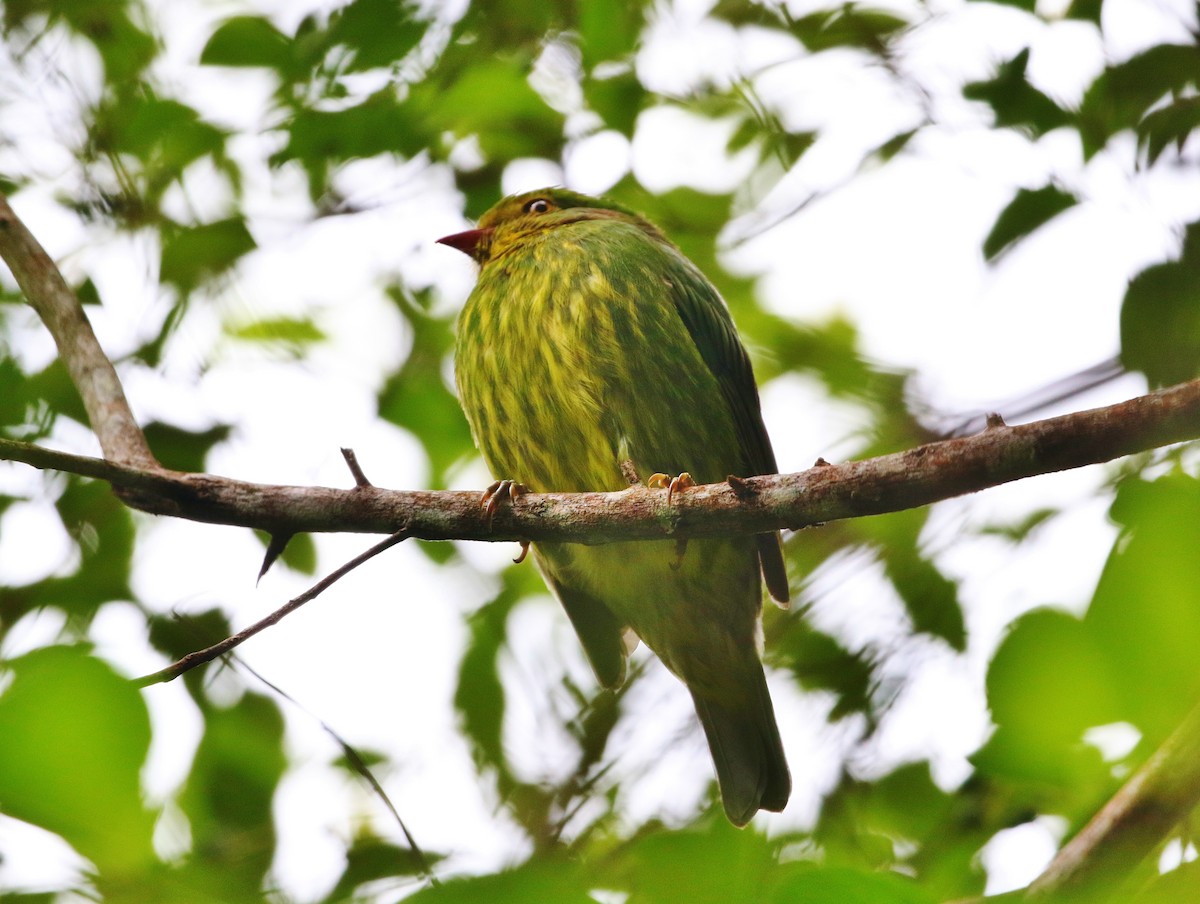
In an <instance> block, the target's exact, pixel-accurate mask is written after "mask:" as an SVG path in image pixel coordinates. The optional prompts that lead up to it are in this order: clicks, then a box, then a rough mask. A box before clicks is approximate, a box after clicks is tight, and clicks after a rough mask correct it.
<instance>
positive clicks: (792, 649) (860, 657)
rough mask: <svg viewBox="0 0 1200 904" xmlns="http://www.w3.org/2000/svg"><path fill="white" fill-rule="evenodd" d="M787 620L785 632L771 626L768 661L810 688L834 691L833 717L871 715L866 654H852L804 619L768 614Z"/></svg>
mask: <svg viewBox="0 0 1200 904" xmlns="http://www.w3.org/2000/svg"><path fill="white" fill-rule="evenodd" d="M766 617H767V618H769V619H772V620H774V619H780V620H785V621H784V625H783V630H782V631H775V630H774V628H775V627H777V625H772V626H771V630H770V641H769V642H768V644H767V651H768V656H769V660H770V662H771V663H772V664H778V665H780V666H782V667H783V668H786V669H787V670H788V671H789V672H790V673H791V674H792V675H793V676H794V677H795V679H796V681H797V682H798V683H799V685H800V686H801V687H803V688H805V689H807V690H825V691H831V692H832V693H834V694H836V695H837V703H836V704H835V705H834V708H833V712H831V713H830V718H831V719H840V718H843V717H845V716H848V715H851V714H853V713H864V714H870V712H871V692H872V690H873V688H874V686H875V679H874V669H873V666H872V663H871V661H870V660H869V658H867V656H866V654H864V653H851V652H850V651H849V650H847V649H846V648H845V647H843V646H842V645H841V644H840V643H838V642H837V640H835V639H834V638H833V637H830V636H829V635H828V634H825V633H823V632H821V631H817V630H816V629H815V628H813V627H812V626H811V625H809V623H808V620H807V619H804V618H795V617H788V616H786V615H781V616H772V615H770V614H768V615H767V616H766Z"/></svg>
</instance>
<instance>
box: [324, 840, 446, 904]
mask: <svg viewBox="0 0 1200 904" xmlns="http://www.w3.org/2000/svg"><path fill="white" fill-rule="evenodd" d="M422 853H423V854H424V855H425V863H429V864H436V863H437V862H438V861H440V860H441V859H442V855H439V854H431V853H430V852H429V851H422ZM425 863H422V861H421V858H419V857H418V856H417V854H416V852H414V851H413V850H411V849H409V848H406V847H400V846H399V845H397V844H392V843H391V842H389V841H385V840H383V839H382V838H377V837H376V836H374V835H370V834H360V835H358V836H357V837H355V838H354V840H353V841H352V842H351V843H350V846H349V847H348V848H347V849H346V868H345V870H343V872H342V875H341V876H340V877H339V878H338V881H337V885H335V886H334V887H333V889H332V890H331V891H330V892H329V894H328V895H327V896H326V897H325V898H324V899H323V901H324V902H325V904H345V902H347V901H357V900H362V899H363V898H364V897H365V895H356V894H355V892H356V891H357V890H358V889H359V887H360V886H363V885H366V884H367V883H368V882H376V881H383V882H386V883H387V884H389V885H392V884H395V882H396V878H397V877H399V876H417V875H420V874H421V873H422V872H423V871H424V869H425Z"/></svg>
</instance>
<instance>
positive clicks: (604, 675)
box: [535, 543, 627, 687]
mask: <svg viewBox="0 0 1200 904" xmlns="http://www.w3.org/2000/svg"><path fill="white" fill-rule="evenodd" d="M535 554H536V555H537V556H538V561H539V563H540V564H541V565H542V566H543V567H542V577H544V578H545V579H546V583H547V584H548V585H549V586H550V589H551V591H552V592H553V593H554V595H555V596H556V597H558V601H559V602H560V603H562V607H563V609H565V610H566V613H567V617H568V618H569V619H570V620H571V625H572V627H574V628H575V633H576V634H577V635H579V642H580V644H582V646H583V651H584V652H585V653H587V658H588V662H590V663H591V664H592V671H594V672H595V673H596V678H597V679H598V680H599V681H600V684H601V685H602V686H603V687H620V685H621V684H622V683H623V682H624V681H625V658H626V652H627V651H626V646H625V638H624V631H625V626H624V625H623V624H622V623H621V622H620V620H618V618H617V617H616V616H615V615H613V613H612V610H610V609H609V608H608V607H607V606H605V605H604V603H602V602H600V600H598V599H596V597H594V596H592V595H591V594H590V593H587V592H586V591H584V590H581V589H579V588H578V587H575V586H572V585H570V584H567V583H563V582H562V581H559V580H558V579H557V578H556V577H555V576H554V573H553V572H554V562H555V561H556V559H557V558H559V557H560V556H561V555H564V554H565V553H564V552H563V550H562V544H558V543H554V544H551V543H542V544H538V546H536V547H535Z"/></svg>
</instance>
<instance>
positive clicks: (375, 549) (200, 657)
mask: <svg viewBox="0 0 1200 904" xmlns="http://www.w3.org/2000/svg"><path fill="white" fill-rule="evenodd" d="M408 538H409V533H408V531H406V530H398V531H396V532H395V533H394V534H392V535H391V536H390V537H388V538H387V539H385V540H381V541H380V542H379V543H376V544H375V545H374V546H372V547H371V548H370V549H368V550H367V551H366V552H364V553H361V554H360V555H357V556H355V557H354V558H353V559H351V560H350V561H349V562H346V563H345V564H344V565H342V566H341V567H340V568H338V569H336V570H335V571H333V572H331V573H330V574H329V575H327V576H326V577H324V578H322V579H321V580H320V581H318V582H317V583H315V584H313V585H312V586H311V587H309V588H308V589H307V590H305V591H304V592H303V593H302V594H300V595H299V596H297V597H295V598H294V599H291V600H289V601H288V602H287V603H285V604H284V605H282V606H280V607H279V608H278V609H276V610H275V611H274V612H272V613H271V614H270V615H268V616H267V617H266V618H263V619H260V620H259V621H256V622H255V623H254V624H252V625H250V626H249V627H248V628H243V629H242V630H241V631H238V633H237V634H234V635H233V636H232V637H226V638H225V639H224V640H222V641H221V642H220V643H215V644H213V645H212V646H211V647H205V648H204V649H203V650H196V651H195V652H194V653H188V654H187V655H186V656H184V657H183V658H182V659H180V660H178V661H176V662H173V663H171V664H170V665H169V666H167V667H166V668H165V669H160V670H159V671H157V672H154V673H153V674H150V675H143V676H142V677H141V678H135V679H134V684H135V685H137V686H138V687H148V686H150V685H152V684H162V683H163V682H166V681H173V680H174V679H176V678H178V677H179V676H180V675H182V674H184V673H185V672H189V671H191V670H192V669H194V668H196V667H197V666H200V665H204V663H206V662H212V661H213V660H214V659H216V658H218V657H219V656H224V655H225V654H226V653H228V652H229V651H230V650H232V649H233V648H234V647H237V646H239V645H240V644H241V643H242V642H244V641H246V640H249V639H250V638H251V637H253V636H254V635H255V634H257V633H258V632H260V631H262V630H264V629H266V628H269V627H271V626H272V625H275V624H278V623H279V622H280V621H281V620H282V619H283V617H284V616H286V615H290V614H291V613H292V612H295V611H296V610H297V609H299V608H300V607H301V606H303V605H304V604H305V603H307V602H308V601H309V600H312V599H316V597H318V596H320V595H321V594H322V593H324V592H325V591H326V590H327V589H328V588H329V587H330V586H332V585H333V584H334V583H336V582H337V581H338V580H340V579H341V578H343V577H345V576H346V575H347V574H349V573H350V572H351V571H353V570H354V569H355V568H357V567H358V566H359V565H362V564H363V563H364V562H366V561H367V560H369V559H372V558H374V557H375V556H377V555H379V554H380V553H381V552H383V551H384V550H386V549H390V548H391V547H393V546H395V545H396V544H397V543H402V542H403V541H405V540H407V539H408Z"/></svg>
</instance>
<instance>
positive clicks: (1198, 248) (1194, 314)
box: [1121, 222, 1200, 386]
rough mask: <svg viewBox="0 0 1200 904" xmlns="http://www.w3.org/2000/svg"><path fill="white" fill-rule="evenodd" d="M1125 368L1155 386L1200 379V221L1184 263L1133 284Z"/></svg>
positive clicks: (1124, 318) (1161, 267)
mask: <svg viewBox="0 0 1200 904" xmlns="http://www.w3.org/2000/svg"><path fill="white" fill-rule="evenodd" d="M1121 363H1122V364H1124V365H1125V366H1126V367H1127V368H1129V369H1130V370H1140V371H1141V372H1142V373H1144V374H1145V375H1146V378H1147V379H1148V380H1149V381H1150V383H1151V385H1153V386H1170V385H1172V384H1175V383H1181V382H1183V381H1184V380H1190V379H1192V378H1193V377H1195V376H1196V375H1197V374H1200V222H1196V223H1192V224H1191V225H1189V226H1188V227H1187V231H1186V233H1185V235H1184V240H1183V250H1182V253H1181V254H1180V257H1179V260H1177V261H1168V262H1167V263H1164V264H1155V265H1154V266H1152V267H1147V268H1146V269H1145V270H1143V271H1142V272H1141V273H1139V274H1138V275H1137V276H1135V277H1134V278H1133V279H1132V280H1130V282H1129V288H1128V289H1126V290H1125V300H1124V302H1122V304H1121Z"/></svg>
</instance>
